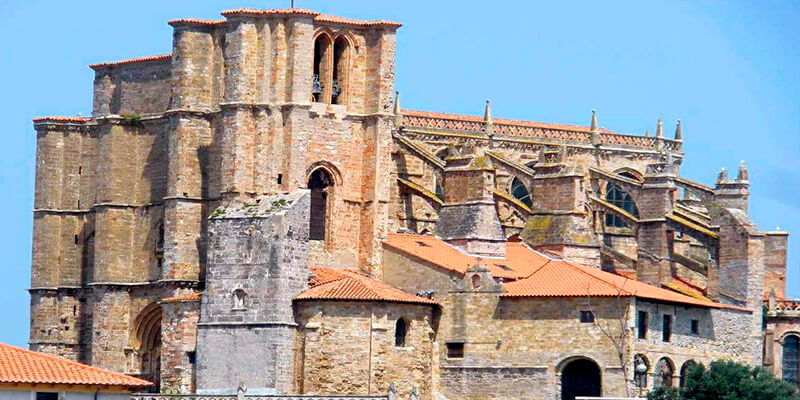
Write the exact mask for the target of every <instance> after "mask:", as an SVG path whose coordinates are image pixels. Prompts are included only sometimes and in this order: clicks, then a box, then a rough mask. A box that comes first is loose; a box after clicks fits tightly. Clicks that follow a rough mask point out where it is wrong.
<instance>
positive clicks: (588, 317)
mask: <svg viewBox="0 0 800 400" xmlns="http://www.w3.org/2000/svg"><path fill="white" fill-rule="evenodd" d="M580 319H581V322H582V323H592V322H594V313H593V312H591V311H581V317H580Z"/></svg>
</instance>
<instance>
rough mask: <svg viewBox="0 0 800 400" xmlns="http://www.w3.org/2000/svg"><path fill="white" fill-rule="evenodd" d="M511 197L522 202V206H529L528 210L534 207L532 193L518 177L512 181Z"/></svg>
mask: <svg viewBox="0 0 800 400" xmlns="http://www.w3.org/2000/svg"><path fill="white" fill-rule="evenodd" d="M511 195H512V196H514V197H515V198H516V199H517V200H519V201H520V202H522V204H525V205H526V206H528V208H530V207H533V202H532V201H531V193H530V192H529V191H528V188H526V187H525V184H524V183H522V181H521V180H520V179H519V178H517V177H514V179H513V180H511Z"/></svg>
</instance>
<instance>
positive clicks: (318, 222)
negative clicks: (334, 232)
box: [308, 168, 333, 240]
mask: <svg viewBox="0 0 800 400" xmlns="http://www.w3.org/2000/svg"><path fill="white" fill-rule="evenodd" d="M331 186H333V179H332V178H331V175H330V174H329V173H328V172H327V171H325V170H324V169H323V168H317V169H315V170H314V172H312V173H311V177H309V178H308V188H309V189H311V215H310V216H309V220H310V230H309V234H308V238H309V239H311V240H325V235H326V224H327V211H328V210H327V209H328V188H329V187H331Z"/></svg>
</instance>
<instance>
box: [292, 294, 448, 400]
mask: <svg viewBox="0 0 800 400" xmlns="http://www.w3.org/2000/svg"><path fill="white" fill-rule="evenodd" d="M296 310H297V311H296V314H297V322H298V324H299V337H298V345H297V351H298V363H299V365H300V367H299V369H298V371H297V373H298V377H297V380H298V387H297V391H298V392H299V393H308V394H312V393H314V394H326V393H337V394H343V395H374V394H380V393H386V392H387V391H388V390H389V384H390V383H392V382H394V383H395V385H396V387H397V394H398V395H399V396H400V398H407V397H408V395H409V393H410V391H411V390H412V387H416V388H417V389H418V390H419V393H420V399H423V400H430V399H432V398H433V388H432V387H431V383H432V380H433V377H432V361H433V360H432V357H433V342H434V340H435V335H436V333H435V330H436V322H437V321H435V319H434V308H433V307H432V306H430V305H417V304H393V303H382V302H350V301H313V302H312V301H301V302H297V303H296ZM399 318H403V319H405V321H406V322H407V323H408V325H407V326H408V330H407V334H406V340H405V345H404V346H401V347H397V346H395V328H396V323H397V320H398V319H399Z"/></svg>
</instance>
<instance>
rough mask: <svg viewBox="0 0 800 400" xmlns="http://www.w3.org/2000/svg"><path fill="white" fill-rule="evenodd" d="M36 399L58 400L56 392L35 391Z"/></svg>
mask: <svg viewBox="0 0 800 400" xmlns="http://www.w3.org/2000/svg"><path fill="white" fill-rule="evenodd" d="M36 400H58V393H52V392H36Z"/></svg>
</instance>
